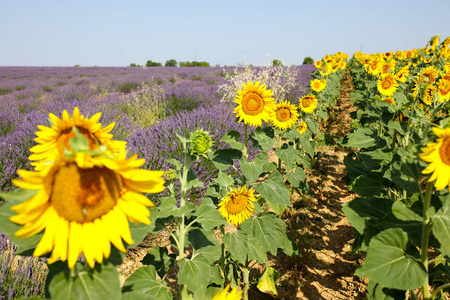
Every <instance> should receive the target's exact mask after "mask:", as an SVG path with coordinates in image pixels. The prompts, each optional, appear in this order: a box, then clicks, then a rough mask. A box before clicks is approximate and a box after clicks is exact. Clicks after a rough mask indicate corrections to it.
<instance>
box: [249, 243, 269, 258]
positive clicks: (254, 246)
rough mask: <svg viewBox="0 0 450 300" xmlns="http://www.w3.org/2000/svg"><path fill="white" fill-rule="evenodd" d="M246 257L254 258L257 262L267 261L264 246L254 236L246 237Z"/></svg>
mask: <svg viewBox="0 0 450 300" xmlns="http://www.w3.org/2000/svg"><path fill="white" fill-rule="evenodd" d="M248 259H249V260H256V261H258V262H259V263H263V262H265V263H269V261H268V259H267V251H266V250H265V247H263V245H261V243H260V241H259V240H258V239H257V238H255V237H250V238H249V239H248Z"/></svg>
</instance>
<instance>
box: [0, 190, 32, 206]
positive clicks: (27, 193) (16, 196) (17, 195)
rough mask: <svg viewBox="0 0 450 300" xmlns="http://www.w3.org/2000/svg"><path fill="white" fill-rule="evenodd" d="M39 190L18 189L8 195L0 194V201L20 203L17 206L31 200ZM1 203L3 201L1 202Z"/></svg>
mask: <svg viewBox="0 0 450 300" xmlns="http://www.w3.org/2000/svg"><path fill="white" fill-rule="evenodd" d="M38 191H39V190H26V189H17V190H14V191H11V192H7V193H0V199H3V200H6V201H19V202H17V203H15V204H19V203H20V202H23V201H25V200H28V199H31V198H32V197H33V196H34V195H36V193H37V192H38ZM0 203H1V201H0Z"/></svg>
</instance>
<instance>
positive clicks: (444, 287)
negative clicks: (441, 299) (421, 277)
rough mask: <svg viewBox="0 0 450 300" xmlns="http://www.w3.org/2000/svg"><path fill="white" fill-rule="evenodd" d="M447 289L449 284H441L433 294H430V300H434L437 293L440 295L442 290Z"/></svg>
mask: <svg viewBox="0 0 450 300" xmlns="http://www.w3.org/2000/svg"><path fill="white" fill-rule="evenodd" d="M449 287H450V283H446V284H443V285H441V286H440V287H438V288H436V289H435V290H434V291H433V294H431V299H434V298H435V297H436V296H437V295H438V293H440V292H441V291H442V290H444V289H446V288H449Z"/></svg>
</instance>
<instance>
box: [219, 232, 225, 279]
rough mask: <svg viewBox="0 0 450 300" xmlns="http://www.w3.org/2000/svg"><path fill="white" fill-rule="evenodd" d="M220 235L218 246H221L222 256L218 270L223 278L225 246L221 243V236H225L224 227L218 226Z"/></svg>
mask: <svg viewBox="0 0 450 300" xmlns="http://www.w3.org/2000/svg"><path fill="white" fill-rule="evenodd" d="M220 234H221V240H220V244H221V248H222V255H221V257H220V270H221V272H222V274H221V275H222V276H223V278H225V244H224V242H223V236H224V235H225V226H224V225H220ZM225 279H226V278H225ZM225 281H226V280H224V284H225ZM222 288H225V286H222Z"/></svg>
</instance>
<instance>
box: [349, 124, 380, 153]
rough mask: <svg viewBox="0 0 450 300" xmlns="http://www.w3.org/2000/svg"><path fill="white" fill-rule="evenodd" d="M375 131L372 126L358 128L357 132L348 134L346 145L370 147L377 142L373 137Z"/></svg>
mask: <svg viewBox="0 0 450 300" xmlns="http://www.w3.org/2000/svg"><path fill="white" fill-rule="evenodd" d="M372 135H373V131H372V129H370V128H358V129H357V130H356V131H355V132H353V133H349V134H348V141H347V144H346V145H345V146H346V147H354V148H370V147H373V146H375V145H376V144H377V142H376V140H375V138H373V137H372Z"/></svg>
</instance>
